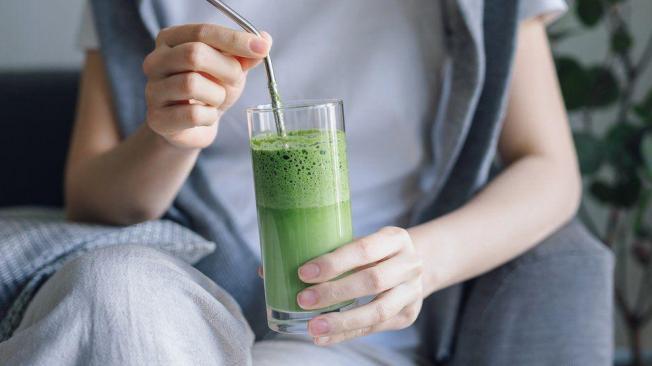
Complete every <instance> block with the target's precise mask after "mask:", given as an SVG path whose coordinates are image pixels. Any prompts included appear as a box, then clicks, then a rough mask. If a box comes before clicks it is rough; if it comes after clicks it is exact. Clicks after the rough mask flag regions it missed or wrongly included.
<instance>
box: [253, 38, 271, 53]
mask: <svg viewBox="0 0 652 366" xmlns="http://www.w3.org/2000/svg"><path fill="white" fill-rule="evenodd" d="M249 48H250V49H251V50H252V51H254V52H256V53H260V54H265V52H267V41H265V40H264V39H262V38H252V39H251V41H249Z"/></svg>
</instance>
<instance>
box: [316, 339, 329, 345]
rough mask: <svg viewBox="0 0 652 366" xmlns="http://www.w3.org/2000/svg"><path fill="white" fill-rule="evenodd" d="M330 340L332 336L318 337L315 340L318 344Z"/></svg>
mask: <svg viewBox="0 0 652 366" xmlns="http://www.w3.org/2000/svg"><path fill="white" fill-rule="evenodd" d="M330 340H331V337H317V338H315V342H317V344H326V343H328V341H330Z"/></svg>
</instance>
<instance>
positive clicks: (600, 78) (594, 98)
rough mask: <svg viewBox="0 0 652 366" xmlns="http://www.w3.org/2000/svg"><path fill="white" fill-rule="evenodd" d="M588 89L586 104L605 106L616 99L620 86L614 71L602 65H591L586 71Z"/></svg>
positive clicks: (589, 105)
mask: <svg viewBox="0 0 652 366" xmlns="http://www.w3.org/2000/svg"><path fill="white" fill-rule="evenodd" d="M587 75H588V78H589V85H590V86H589V90H587V94H588V95H587V99H586V105H587V106H588V107H606V106H609V105H611V104H613V103H614V102H616V101H617V100H618V96H619V95H620V87H619V86H618V81H617V80H616V76H615V75H614V73H613V72H612V71H611V70H610V69H608V68H606V67H603V66H593V67H591V68H590V69H589V70H588V71H587Z"/></svg>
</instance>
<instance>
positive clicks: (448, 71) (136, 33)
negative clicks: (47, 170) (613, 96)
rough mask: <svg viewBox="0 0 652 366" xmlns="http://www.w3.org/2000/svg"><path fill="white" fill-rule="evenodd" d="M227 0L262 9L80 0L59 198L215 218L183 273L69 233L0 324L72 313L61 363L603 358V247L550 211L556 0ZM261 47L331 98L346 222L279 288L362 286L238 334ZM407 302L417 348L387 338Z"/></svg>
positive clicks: (564, 144) (119, 209)
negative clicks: (204, 245)
mask: <svg viewBox="0 0 652 366" xmlns="http://www.w3.org/2000/svg"><path fill="white" fill-rule="evenodd" d="M232 5H233V6H234V7H235V8H237V9H238V10H240V11H241V12H242V13H243V14H246V15H248V16H250V18H251V20H252V21H253V23H254V24H257V25H260V26H261V27H264V28H265V29H267V30H268V31H269V33H264V35H263V36H262V37H256V36H253V35H250V34H247V33H243V32H241V31H237V30H233V29H230V28H228V27H226V26H225V25H228V24H229V23H228V22H227V21H226V20H224V18H223V17H221V16H220V15H219V14H217V13H216V12H215V11H214V9H212V8H210V7H209V6H208V5H206V4H204V3H203V2H201V1H199V0H197V1H195V2H192V3H190V2H184V3H183V4H180V3H178V2H173V1H171V0H170V1H166V0H160V1H143V2H141V3H140V4H139V6H138V8H137V9H136V5H134V4H132V3H130V2H128V1H113V2H101V1H94V2H92V8H93V13H94V16H90V15H87V17H86V28H85V30H84V32H83V33H82V44H83V45H84V47H86V48H87V49H88V52H87V56H86V63H85V67H84V72H83V81H82V87H81V94H80V99H79V111H78V116H77V120H76V125H75V130H74V134H73V139H72V145H71V150H70V155H69V160H68V168H67V174H66V178H67V179H66V199H67V202H66V203H67V212H68V215H69V217H70V219H72V220H77V221H91V222H101V223H110V224H116V225H131V224H135V223H139V222H142V221H146V220H155V219H159V218H161V217H163V216H165V217H167V218H170V219H173V220H175V221H177V222H179V223H181V224H183V225H185V226H188V227H190V228H192V229H193V230H195V231H197V232H199V233H200V234H202V235H203V236H205V237H207V238H208V239H210V240H213V241H215V242H216V244H217V249H216V251H215V252H214V253H213V254H211V255H209V256H208V257H206V258H204V259H203V260H202V261H201V262H200V263H198V264H197V266H196V268H197V269H199V270H200V271H201V272H202V273H203V274H200V273H199V272H198V271H197V270H196V269H194V268H192V267H190V266H188V265H186V264H183V263H180V262H179V261H177V260H175V259H173V258H171V257H169V256H168V255H165V254H162V253H160V252H157V251H154V250H151V249H144V248H142V247H138V246H126V247H120V248H113V249H110V250H100V251H95V252H90V253H87V254H85V255H83V256H82V257H80V258H78V259H76V260H75V261H72V262H70V263H68V264H67V265H66V266H65V267H64V268H63V269H61V270H60V271H59V272H58V273H57V274H56V275H55V276H53V277H52V278H51V279H50V280H49V281H48V282H47V283H46V284H45V285H44V286H43V288H42V289H41V290H40V293H39V295H40V297H39V295H37V297H36V299H35V300H34V301H33V302H32V305H30V309H29V310H28V316H26V319H30V320H29V321H25V322H24V324H21V329H22V333H18V334H17V335H16V336H15V337H14V339H13V340H12V341H14V342H20V337H21V336H22V337H26V336H27V335H29V334H30V332H32V331H35V330H38V329H39V327H50V329H52V332H54V333H53V336H54V337H56V338H58V337H66V335H65V334H66V331H65V330H64V328H63V327H64V326H66V327H72V328H73V329H74V331H73V332H72V335H71V336H70V335H69V336H68V337H69V338H70V337H73V339H74V340H75V341H74V342H75V344H77V345H78V347H76V348H75V349H74V350H71V349H67V351H66V352H67V353H66V357H65V358H61V360H64V359H65V360H66V362H71V363H79V364H209V363H211V364H214V363H218V364H249V363H251V362H252V361H253V363H254V364H296V365H304V364H315V365H322V364H323V365H327V364H328V365H330V364H342V365H346V364H351V365H359V364H370V365H372V364H390V365H400V364H412V363H413V362H416V361H415V360H417V358H418V357H422V360H423V359H424V358H425V359H427V361H428V362H432V363H436V362H441V363H443V362H448V363H450V364H453V365H470V364H471V365H511V364H519V365H550V364H586V365H588V364H590V365H599V364H602V365H606V364H608V363H610V358H611V333H610V327H611V323H610V316H611V313H610V282H609V278H610V271H611V258H610V256H609V254H608V253H607V252H606V251H605V250H604V249H602V248H600V247H599V245H598V244H596V243H595V242H594V241H592V239H590V238H589V237H588V236H587V235H586V234H585V233H584V232H583V231H582V230H581V228H579V227H578V226H577V224H572V223H571V224H569V225H566V226H564V224H566V223H567V222H568V221H570V220H571V219H572V218H573V216H574V214H575V211H576V209H577V206H578V203H579V201H580V196H581V181H580V176H579V172H578V168H577V163H576V158H575V153H574V148H573V144H572V139H571V134H570V130H569V126H568V121H567V118H566V113H565V110H564V107H563V104H562V100H561V97H560V93H559V88H558V85H557V83H556V78H555V73H554V65H553V62H552V58H551V55H550V51H549V48H548V42H547V39H546V34H545V29H544V23H545V21H546V19H550V18H551V17H553V16H555V15H557V14H559V12H561V11H563V10H564V8H565V6H564V4H563V3H562V2H561V1H560V0H545V1H535V0H529V1H525V0H524V1H521V2H518V1H492V2H486V3H484V4H482V3H481V2H480V1H477V2H469V1H464V0H458V1H441V2H439V1H425V0H423V1H416V0H415V1H401V2H398V1H390V0H383V1H382V2H378V1H374V2H371V1H343V0H342V1H332V2H328V4H327V5H324V2H314V4H313V3H311V2H302V3H297V2H292V1H278V2H274V4H273V5H272V4H269V3H268V2H263V1H255V0H250V1H242V2H235V1H234V2H233V4H232ZM216 23H221V24H222V25H216ZM95 34H97V38H96V36H95ZM270 34H272V35H274V37H275V39H276V40H277V46H275V47H274V48H272V38H271V36H270ZM154 37H155V44H152V43H151V42H152V39H154ZM152 48H153V49H152ZM98 50H99V51H100V52H98ZM270 50H273V51H272V53H274V57H275V61H276V66H277V69H278V70H277V72H278V75H279V76H280V82H281V91H282V92H283V93H285V94H284V96H285V97H286V98H287V99H293V98H294V97H311V98H319V97H341V98H343V99H344V101H345V103H346V108H347V110H346V114H347V121H348V126H347V127H348V129H347V138H348V140H349V141H348V144H349V156H350V171H351V189H352V203H353V215H354V218H353V221H354V225H355V231H356V235H357V236H358V237H359V238H360V239H357V240H355V241H353V242H352V243H350V244H348V245H345V246H343V247H342V248H341V249H338V250H336V251H334V252H332V253H329V254H326V255H324V256H322V257H319V258H316V259H314V260H311V261H310V262H308V263H306V264H305V265H304V266H302V267H301V268H300V269H299V273H298V275H299V277H300V278H301V279H302V280H303V281H304V282H306V283H309V284H312V285H313V286H311V287H310V288H308V289H306V290H304V291H302V292H301V293H299V294H298V296H297V301H298V304H299V305H300V306H302V307H303V308H304V309H316V308H321V307H325V306H329V305H332V304H337V303H340V302H342V301H345V300H348V299H352V298H359V297H364V296H376V295H378V296H376V297H375V298H374V300H373V301H372V302H370V303H369V304H366V305H363V306H361V307H359V308H357V309H353V310H349V311H345V312H342V313H331V314H326V315H322V316H319V317H317V318H315V319H313V320H311V321H310V323H309V333H310V334H309V335H310V337H309V338H302V337H298V338H296V337H294V338H291V337H274V338H271V339H269V338H268V339H267V340H264V341H258V342H256V343H255V344H254V338H253V334H252V332H251V330H250V327H251V329H253V330H254V332H255V333H256V335H258V337H259V339H260V338H261V336H263V335H264V333H265V332H264V326H265V324H264V320H262V318H263V317H264V314H263V312H262V311H261V308H262V304H263V300H262V290H261V286H260V281H259V280H257V279H256V278H255V277H254V276H255V275H254V271H255V268H256V266H257V263H258V259H257V258H258V256H259V254H258V250H257V247H258V238H257V228H256V217H255V203H254V196H253V189H252V185H251V182H252V172H251V168H250V162H249V159H250V157H249V155H248V154H249V152H248V144H247V135H246V127H245V124H244V122H243V109H244V107H246V106H250V105H254V104H258V103H260V102H262V101H264V100H266V96H265V94H266V89H265V87H264V80H263V78H264V74H263V73H262V71H261V70H259V69H255V68H256V66H257V65H258V64H259V63H260V61H261V59H262V58H263V57H265V56H266V55H267V54H268V53H269V52H270ZM145 56H146V57H145ZM141 62H142V70H143V71H144V76H143V75H142V74H141V73H140V72H139V70H136V67H138V68H139V67H140V63H141ZM509 80H511V82H508V81H509ZM245 82H248V84H249V87H248V88H245ZM111 91H112V92H113V94H111ZM503 100H504V102H505V103H506V107H505V109H503V108H502V107H503V105H505V103H503ZM145 111H146V113H145ZM496 150H497V151H498V157H499V159H500V167H501V170H500V172H499V173H497V175H495V176H494V177H493V178H492V179H490V180H489V179H488V175H489V167H490V165H491V162H492V161H493V158H494V154H495V151H496ZM562 226H563V228H562ZM560 228H562V229H561V230H559V229H560ZM557 230H559V231H557ZM555 232H556V233H555ZM553 233H554V234H553ZM546 238H548V239H546ZM544 239H546V240H544ZM135 244H138V243H135ZM345 273H349V274H348V275H345V276H343V277H342V278H340V279H336V278H337V277H338V276H340V275H342V274H345ZM204 275H205V276H204ZM206 276H207V277H206ZM471 279H472V280H471ZM469 280H471V281H469ZM465 281H466V282H465ZM460 283H464V285H463V286H453V285H457V284H460ZM216 284H217V285H216ZM218 286H220V287H218ZM106 287H112V289H110V290H104V288H106ZM57 288H59V289H60V288H66V289H68V290H70V291H81V293H83V294H86V295H87V296H86V298H87V300H85V301H82V302H80V301H75V302H71V301H68V300H67V297H66V296H67V295H62V296H59V298H57V297H56V294H57V293H58V292H57V290H55V289H57ZM116 289H117V294H118V296H116ZM63 293H67V292H65V291H64V292H63ZM44 294H45V295H44ZM231 296H233V298H235V300H236V301H237V303H238V304H239V305H240V307H241V308H242V311H243V313H242V314H241V313H240V312H239V310H238V307H237V306H236V305H235V302H234V300H233V298H232V297H231ZM61 304H65V305H66V306H62V305H61ZM30 312H31V313H32V315H31V316H30ZM80 312H83V313H89V314H94V315H92V317H91V318H92V319H93V321H92V324H86V323H83V322H80V321H76V320H75V319H76V317H75V314H77V313H80ZM34 313H36V314H40V316H35V315H33V314H34ZM420 314H421V316H420V317H419V315H420ZM243 315H244V317H246V321H245V318H243ZM417 318H419V321H418V324H420V325H421V327H420V328H421V335H420V337H421V345H422V346H423V347H422V349H423V352H417V351H416V350H415V348H414V342H412V343H410V342H407V343H410V344H406V342H403V341H405V340H409V339H410V337H412V336H414V335H415V334H416V328H415V327H414V326H413V325H412V324H413V323H414V322H415V321H416V320H417ZM161 323H165V325H166V326H165V327H163V326H162V325H161ZM400 329H404V330H403V331H400V332H398V330H400ZM380 332H387V333H385V334H384V335H383V336H384V339H379V337H378V336H376V337H375V338H374V336H373V334H374V333H380ZM356 338H357V341H355V342H345V341H350V340H353V339H356ZM24 339H26V338H24ZM311 342H312V343H311ZM379 344H384V345H390V347H389V349H386V347H380V346H379ZM324 346H332V347H324ZM402 346H409V347H408V348H407V350H406V349H402V350H399V348H400V347H402ZM334 351H335V352H334ZM57 352H58V353H60V352H61V351H60V350H59V351H57V345H56V344H54V345H50V346H49V347H41V348H37V351H36V352H35V353H32V354H25V355H22V358H21V357H17V356H15V355H14V356H13V357H14V358H13V359H16V360H24V361H23V362H24V364H29V362H38V361H36V360H43V359H46V358H47V357H46V355H51V356H54V355H55V354H57ZM54 363H55V364H56V362H54ZM62 363H64V362H63V361H62ZM49 364H53V363H52V362H50V363H49Z"/></svg>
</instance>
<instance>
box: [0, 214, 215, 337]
mask: <svg viewBox="0 0 652 366" xmlns="http://www.w3.org/2000/svg"><path fill="white" fill-rule="evenodd" d="M127 244H138V245H146V246H153V247H156V248H158V249H161V250H163V251H166V252H168V253H170V254H172V255H174V256H176V257H178V258H180V259H182V260H184V261H186V262H188V263H195V262H197V261H199V260H200V259H201V258H203V257H204V256H206V255H207V254H209V253H210V252H212V251H213V250H214V248H215V245H214V244H213V243H211V242H209V241H207V240H205V239H203V238H202V237H200V236H199V235H197V234H195V233H193V232H192V231H190V230H188V229H187V228H185V227H183V226H181V225H178V224H176V223H173V222H171V221H150V222H145V223H142V224H138V225H133V226H128V227H112V226H99V225H86V224H76V223H69V222H65V221H64V219H63V214H62V213H61V212H60V211H57V210H51V209H43V208H38V209H36V208H15V209H2V210H0V342H2V341H4V340H6V339H8V338H9V337H10V336H11V334H12V332H13V331H14V330H15V329H16V327H17V326H18V324H19V323H20V320H21V318H22V315H23V313H24V311H25V309H26V308H27V304H28V303H29V301H30V300H31V299H32V297H33V295H34V294H35V293H36V291H37V290H38V288H39V287H40V285H41V284H43V282H45V280H47V278H48V277H49V276H50V275H52V274H53V273H54V272H55V271H56V270H57V269H59V268H60V267H61V266H62V265H63V264H64V263H65V262H67V261H69V260H71V259H73V258H76V257H78V256H80V255H81V254H83V253H84V252H86V251H89V250H92V249H95V248H101V247H107V246H112V245H127Z"/></svg>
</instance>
